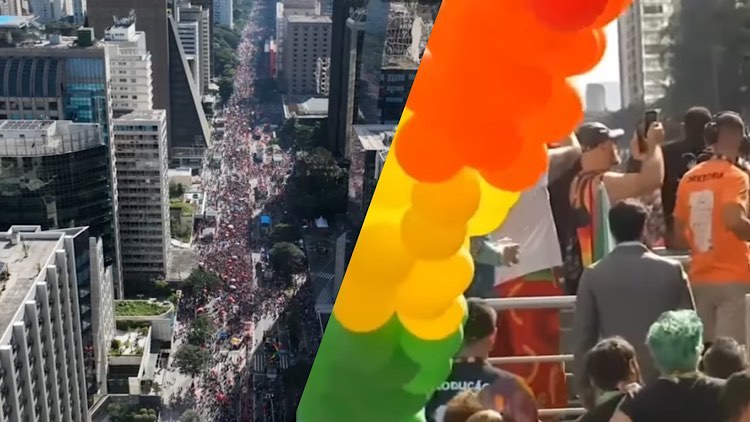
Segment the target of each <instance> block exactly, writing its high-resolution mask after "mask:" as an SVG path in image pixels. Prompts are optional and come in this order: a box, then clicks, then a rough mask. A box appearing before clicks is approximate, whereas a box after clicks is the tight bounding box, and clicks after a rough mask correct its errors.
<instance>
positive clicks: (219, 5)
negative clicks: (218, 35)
mask: <svg viewBox="0 0 750 422" xmlns="http://www.w3.org/2000/svg"><path fill="white" fill-rule="evenodd" d="M213 12H214V23H215V24H217V25H221V26H224V27H227V28H229V29H233V28H234V0H216V1H214V8H213Z"/></svg>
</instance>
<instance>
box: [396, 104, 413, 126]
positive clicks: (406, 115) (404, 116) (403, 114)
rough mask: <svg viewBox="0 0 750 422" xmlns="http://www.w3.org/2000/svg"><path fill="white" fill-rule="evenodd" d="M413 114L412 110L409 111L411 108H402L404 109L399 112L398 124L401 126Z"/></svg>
mask: <svg viewBox="0 0 750 422" xmlns="http://www.w3.org/2000/svg"><path fill="white" fill-rule="evenodd" d="M413 116H414V112H413V111H411V109H408V108H404V111H402V112H401V120H399V122H398V125H399V126H401V125H403V124H404V123H406V121H407V120H409V119H411V118H412V117H413Z"/></svg>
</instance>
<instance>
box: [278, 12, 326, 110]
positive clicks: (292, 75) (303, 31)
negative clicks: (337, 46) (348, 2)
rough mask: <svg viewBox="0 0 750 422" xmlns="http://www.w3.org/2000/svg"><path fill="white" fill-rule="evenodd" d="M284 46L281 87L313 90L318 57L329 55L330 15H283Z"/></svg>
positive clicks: (291, 91) (296, 91)
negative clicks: (284, 20) (284, 26)
mask: <svg viewBox="0 0 750 422" xmlns="http://www.w3.org/2000/svg"><path fill="white" fill-rule="evenodd" d="M286 21H287V22H286V36H285V37H284V39H285V41H284V42H285V43H286V46H285V47H284V69H285V70H284V76H285V78H284V79H285V91H286V92H287V94H289V95H304V94H316V93H317V87H318V81H317V80H316V77H315V75H316V71H317V70H318V60H319V59H325V58H328V57H329V54H330V46H331V18H330V17H328V16H302V15H295V16H287V17H286Z"/></svg>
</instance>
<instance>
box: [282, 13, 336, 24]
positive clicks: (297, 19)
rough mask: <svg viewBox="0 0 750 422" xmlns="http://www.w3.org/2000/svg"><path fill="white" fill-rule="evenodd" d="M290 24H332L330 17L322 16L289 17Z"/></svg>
mask: <svg viewBox="0 0 750 422" xmlns="http://www.w3.org/2000/svg"><path fill="white" fill-rule="evenodd" d="M286 18H287V21H288V22H289V23H331V17H330V16H320V15H292V16H287V17H286Z"/></svg>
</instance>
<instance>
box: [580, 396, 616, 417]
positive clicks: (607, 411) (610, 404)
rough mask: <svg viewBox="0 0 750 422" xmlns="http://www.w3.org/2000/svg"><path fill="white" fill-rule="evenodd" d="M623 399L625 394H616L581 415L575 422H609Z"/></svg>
mask: <svg viewBox="0 0 750 422" xmlns="http://www.w3.org/2000/svg"><path fill="white" fill-rule="evenodd" d="M624 398H625V393H619V394H616V395H614V396H612V397H611V398H609V399H608V400H606V401H604V402H603V403H599V404H598V405H596V407H594V408H593V409H591V410H590V411H588V412H586V413H585V414H583V415H582V416H581V417H580V418H578V419H576V422H609V420H610V419H612V415H614V413H615V410H617V407H618V406H619V405H620V403H621V402H622V401H623V399H624Z"/></svg>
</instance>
